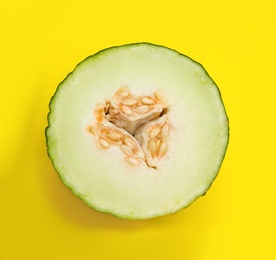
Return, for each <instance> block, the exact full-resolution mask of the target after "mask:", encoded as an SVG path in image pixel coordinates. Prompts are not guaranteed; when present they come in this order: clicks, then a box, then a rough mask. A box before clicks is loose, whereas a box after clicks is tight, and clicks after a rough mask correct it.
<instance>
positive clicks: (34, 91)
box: [0, 0, 276, 260]
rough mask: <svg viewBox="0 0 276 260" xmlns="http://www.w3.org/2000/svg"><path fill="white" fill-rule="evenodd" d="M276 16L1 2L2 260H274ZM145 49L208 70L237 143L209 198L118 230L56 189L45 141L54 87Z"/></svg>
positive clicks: (242, 4) (233, 5)
mask: <svg viewBox="0 0 276 260" xmlns="http://www.w3.org/2000/svg"><path fill="white" fill-rule="evenodd" d="M275 11H276V9H275V7H274V5H273V1H272V0H270V1H269V0H264V1H250V0H246V1H241V0H233V1H230V0H229V1H228V0H227V1H219V0H217V1H216V0H209V1H203V0H198V1H167V2H165V3H164V2H162V1H150V0H147V1H134V2H133V1H81V0H79V1H71V2H70V1H64V0H62V1H58V0H55V1H54V0H50V1H43V2H41V1H34V0H25V1H19V0H15V1H5V2H4V3H1V8H0V26H1V31H0V37H1V41H0V46H1V48H0V52H1V53H0V58H1V62H0V66H1V70H0V73H1V74H0V75H1V81H0V86H1V101H0V106H1V107H0V113H1V114H0V116H1V117H0V120H1V127H0V141H1V144H0V149H1V157H0V158H1V166H0V170H1V175H0V259H1V260H19V259H20V260H25V259H27V260H36V259H39V260H44V259H51V260H60V259H67V260H71V259H74V260H75V259H80V260H88V259H89V260H90V259H95V260H97V259H99V260H102V259H111V260H113V259H117V260H120V259H128V260H132V259H137V260H138V259H141V260H151V259H152V260H180V259H181V260H186V259H187V260H209V259H210V260H213V259H251V260H252V259H276V253H275V243H276V242H275V232H276V227H275V218H276V214H275V208H276V207H275V206H276V202H275V182H276V170H275V145H276V144H275V130H276V129H275V60H276V55H275V46H276V42H275V25H276V23H275ZM140 41H148V42H152V43H155V44H161V45H165V46H168V47H170V48H173V49H176V50H178V51H180V52H182V53H184V54H187V55H188V56H190V57H192V58H193V59H195V60H197V61H199V62H200V63H202V64H203V65H204V67H205V68H206V69H207V71H208V72H209V74H210V75H211V76H212V78H213V79H214V80H215V81H216V83H217V84H218V85H219V87H220V90H221V92H222V97H223V100H224V103H225V106H226V109H227V113H228V116H229V118H230V127H231V139H230V144H229V149H228V151H227V154H226V158H225V160H224V163H223V166H222V168H221V171H220V174H219V175H218V177H217V179H216V180H215V182H214V184H213V186H212V187H211V189H210V190H209V191H208V192H207V194H206V196H204V197H201V198H199V199H198V200H197V201H196V202H195V203H194V204H192V205H191V206H190V207H189V208H187V209H185V210H182V211H181V212H179V213H177V214H176V215H172V216H166V217H161V218H157V219H151V220H145V221H127V220H121V219H118V218H115V217H112V216H109V215H104V214H101V213H98V212H95V211H94V210H92V209H90V208H89V207H88V206H86V205H85V204H84V203H83V202H82V201H81V200H79V199H78V198H76V197H75V196H74V195H73V194H72V193H71V192H70V190H69V189H67V188H66V187H65V186H64V185H63V184H62V183H61V181H60V179H59V177H58V175H57V174H56V172H55V171H54V169H53V167H52V165H51V162H50V160H49V158H48V157H47V154H46V145H45V137H44V129H45V127H46V126H47V113H48V103H49V100H50V98H51V96H52V95H53V93H54V91H55V89H56V86H57V85H58V83H59V82H60V81H62V80H63V79H64V78H65V76H66V75H67V74H68V73H69V72H70V71H72V70H73V68H74V67H75V65H76V64H77V63H79V62H80V61H81V60H83V59H84V58H85V57H86V56H88V55H91V54H93V53H95V52H97V51H99V50H101V49H104V48H106V47H110V46H114V45H121V44H125V43H133V42H140Z"/></svg>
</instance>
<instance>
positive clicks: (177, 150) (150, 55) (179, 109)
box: [46, 43, 229, 219]
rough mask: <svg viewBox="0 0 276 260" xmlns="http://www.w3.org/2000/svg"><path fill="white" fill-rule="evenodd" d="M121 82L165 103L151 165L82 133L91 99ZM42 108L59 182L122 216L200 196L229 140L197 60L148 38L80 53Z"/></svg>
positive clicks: (169, 210) (147, 214) (156, 212)
mask: <svg viewBox="0 0 276 260" xmlns="http://www.w3.org/2000/svg"><path fill="white" fill-rule="evenodd" d="M122 86H128V87H129V89H130V91H131V93H133V95H135V96H136V97H140V96H143V95H147V96H150V95H152V94H153V93H154V92H155V91H161V92H162V94H163V95H164V96H165V97H166V99H167V101H168V104H169V105H168V108H167V109H166V111H165V112H164V113H165V116H167V117H168V118H169V124H170V126H171V128H170V134H169V137H168V141H167V145H168V149H167V152H166V154H165V155H164V156H163V157H162V158H161V159H160V160H159V161H158V162H157V166H156V167H149V166H148V165H147V163H144V162H143V163H141V164H140V165H138V166H131V165H129V164H128V163H126V160H125V159H126V158H125V155H124V154H123V153H122V151H121V150H120V149H119V147H118V146H116V145H115V146H113V145H111V146H110V147H109V148H108V149H101V148H100V147H99V146H98V145H97V138H96V137H95V135H94V134H93V133H91V131H89V129H90V127H91V125H93V124H97V119H96V118H95V109H96V107H97V104H98V103H99V102H105V101H106V100H109V99H111V98H112V96H113V95H114V93H116V92H117V91H118V89H120V88H121V87H122ZM49 107H50V112H49V114H48V127H47V128H46V141H47V149H48V155H49V157H50V159H51V160H52V163H53V166H54V168H55V169H56V171H57V172H58V174H59V176H60V178H61V180H62V182H63V183H64V184H65V185H66V186H67V187H69V188H70V189H71V190H72V192H73V193H74V194H75V195H77V196H78V197H80V198H81V199H82V200H83V201H84V202H85V203H87V204H88V205H89V206H90V207H92V208H94V209H96V210H97V211H100V212H105V213H109V214H112V215H115V216H117V217H121V218H125V219H148V218H153V217H158V216H164V215H167V214H173V213H176V212H178V211H179V210H181V209H183V208H185V207H187V206H188V205H190V204H191V203H192V202H193V201H195V200H196V199H197V198H198V197H199V196H201V195H204V194H205V193H206V191H207V190H208V189H209V188H210V186H211V184H212V182H213V181H214V179H215V178H216V176H217V174H218V172H219V169H220V167H221V164H222V161H223V159H224V156H225V153H226V149H227V145H228V140H229V123H228V117H227V115H226V111H225V107H224V104H223V101H222V98H221V94H220V92H219V89H218V87H217V86H216V84H215V83H214V81H213V80H212V79H211V77H210V76H209V75H208V73H207V72H206V71H205V69H204V68H203V66H202V65H201V64H199V63H197V62H195V61H194V60H192V59H190V58H189V57H187V56H185V55H183V54H181V53H179V52H177V51H175V50H172V49H169V48H166V47H164V46H159V45H154V44H150V43H136V44H128V45H123V46H117V47H112V48H108V49H105V50H103V51H100V52H98V53H96V54H95V55H92V56H90V57H88V58H86V59H85V60H84V61H82V62H81V63H79V64H78V65H77V67H76V68H75V69H74V71H73V72H71V73H70V74H69V75H68V76H67V77H66V78H65V80H64V81H63V82H62V83H60V85H59V86H58V88H57V90H56V93H55V94H54V96H53V97H52V99H51V102H50V105H49ZM160 116H162V115H160ZM140 132H141V131H140ZM133 135H134V134H133Z"/></svg>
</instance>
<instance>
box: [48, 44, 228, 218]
mask: <svg viewBox="0 0 276 260" xmlns="http://www.w3.org/2000/svg"><path fill="white" fill-rule="evenodd" d="M132 45H136V46H137V45H150V46H155V47H160V48H165V49H168V50H171V51H173V52H175V53H177V54H178V55H180V56H183V57H186V58H188V59H189V60H191V61H193V62H194V63H196V64H198V65H199V66H200V67H201V68H202V69H203V71H204V72H205V74H206V75H207V76H208V78H210V79H211V80H212V82H213V84H214V86H216V88H217V90H218V93H219V98H220V102H221V104H222V106H223V109H224V113H225V116H226V119H227V124H228V132H227V134H228V136H227V143H226V144H225V148H224V153H223V154H222V155H221V158H220V164H219V165H218V167H217V169H216V171H214V172H215V173H216V174H214V177H213V179H212V180H211V181H210V185H209V186H208V187H207V188H206V189H205V190H204V191H203V192H202V193H201V194H198V195H197V196H195V197H194V198H193V199H192V200H191V201H190V202H189V203H188V204H187V205H185V206H184V207H180V208H179V209H178V210H177V211H175V212H172V213H169V214H175V213H177V212H179V211H181V210H182V209H184V208H187V207H188V206H190V205H191V204H192V203H193V202H194V201H195V200H197V199H198V198H199V197H201V196H204V195H205V194H206V192H207V191H208V190H209V189H210V187H211V186H212V184H213V182H214V180H215V179H216V177H217V175H218V173H219V170H220V168H221V165H222V162H223V160H224V158H225V155H226V151H227V148H228V144H229V138H230V128H229V117H228V116H227V113H226V110H225V106H224V103H223V100H222V96H221V92H220V89H219V88H218V86H217V84H216V83H215V82H214V80H213V79H212V78H211V77H210V75H209V74H208V72H207V71H206V70H205V68H204V67H203V65H202V64H201V63H199V62H197V61H195V60H193V59H191V58H190V57H189V56H187V55H184V54H182V53H180V52H178V51H176V50H174V49H171V48H168V47H165V46H163V45H156V44H152V43H148V42H139V43H130V44H125V45H120V46H113V47H109V48H106V49H103V50H101V51H99V52H97V53H95V54H93V55H90V56H88V57H87V58H85V59H84V60H83V61H81V62H80V63H78V64H77V65H76V67H75V68H74V69H73V70H72V72H70V73H69V74H68V75H67V76H66V77H65V79H64V80H63V81H62V82H61V83H60V84H59V85H58V87H57V89H56V91H55V93H54V95H53V96H52V98H51V100H50V103H49V113H48V115H47V122H48V126H47V127H46V129H45V137H46V146H47V154H48V156H49V158H50V159H51V161H52V164H53V167H54V169H55V170H56V171H57V173H58V175H59V177H60V179H61V181H62V182H63V183H64V184H65V185H66V186H67V187H68V188H69V189H70V190H71V191H72V193H73V194H74V195H76V196H77V197H79V198H80V199H81V200H82V201H84V202H85V203H86V204H87V205H88V206H89V207H91V208H93V209H94V210H96V211H98V212H101V213H106V214H110V215H113V216H116V217H120V218H122V219H128V220H139V219H140V220H143V219H150V218H155V217H161V216H163V214H160V215H153V216H150V217H148V216H145V217H139V218H137V217H132V216H126V215H121V214H118V212H113V211H112V210H110V211H103V210H101V209H99V208H98V207H97V206H96V205H94V204H93V203H91V202H90V201H87V200H86V199H85V197H84V196H82V194H79V193H78V192H77V191H76V190H75V189H74V187H73V186H71V185H70V184H68V183H66V181H65V179H64V178H63V176H62V174H61V169H59V167H58V166H57V165H55V163H54V158H53V157H52V153H51V149H53V148H54V145H53V144H50V141H49V137H48V131H49V129H50V126H51V111H52V106H53V104H54V102H55V99H56V97H57V93H59V91H60V90H61V88H62V86H63V84H64V83H65V82H66V81H67V80H68V79H70V77H71V75H73V73H74V72H75V71H76V70H77V69H78V68H79V67H80V66H81V65H83V64H85V62H87V61H88V60H90V59H94V58H95V57H97V58H98V57H100V55H108V52H109V51H110V50H112V49H115V48H121V47H128V46H132ZM166 215H168V214H166Z"/></svg>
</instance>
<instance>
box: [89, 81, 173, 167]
mask: <svg viewBox="0 0 276 260" xmlns="http://www.w3.org/2000/svg"><path fill="white" fill-rule="evenodd" d="M167 108H168V102H167V101H166V99H165V98H164V97H163V96H162V95H160V94H159V93H158V92H155V93H154V95H152V96H139V97H135V96H134V95H133V94H131V92H130V89H129V88H128V87H127V86H123V87H121V88H120V89H119V90H118V91H117V92H116V93H115V95H114V96H113V97H112V99H110V100H107V101H105V102H103V103H100V104H98V105H97V106H96V110H95V113H94V115H95V118H96V120H97V122H96V123H95V124H94V125H92V126H91V127H90V131H91V133H92V134H93V135H94V136H95V137H96V140H97V144H98V146H99V147H100V148H102V149H108V148H110V146H118V147H119V148H120V149H121V151H122V152H123V153H124V155H125V159H126V161H127V162H128V163H129V164H130V165H132V166H137V165H140V164H141V162H145V163H146V164H147V165H148V166H149V167H153V168H155V167H156V166H157V163H158V161H159V160H160V159H161V158H162V157H163V156H164V155H165V154H166V152H167V149H168V145H167V139H168V136H169V130H170V124H169V123H168V117H167V116H166V115H164V111H165V110H166V109H167Z"/></svg>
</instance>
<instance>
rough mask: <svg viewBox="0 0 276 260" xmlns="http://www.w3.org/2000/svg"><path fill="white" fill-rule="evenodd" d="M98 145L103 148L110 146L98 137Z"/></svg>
mask: <svg viewBox="0 0 276 260" xmlns="http://www.w3.org/2000/svg"><path fill="white" fill-rule="evenodd" d="M99 146H100V147H101V148H103V149H107V148H109V147H110V144H109V142H107V141H106V140H104V139H102V138H99Z"/></svg>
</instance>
